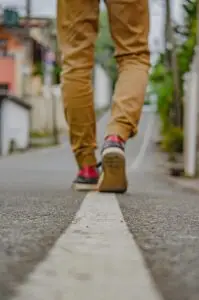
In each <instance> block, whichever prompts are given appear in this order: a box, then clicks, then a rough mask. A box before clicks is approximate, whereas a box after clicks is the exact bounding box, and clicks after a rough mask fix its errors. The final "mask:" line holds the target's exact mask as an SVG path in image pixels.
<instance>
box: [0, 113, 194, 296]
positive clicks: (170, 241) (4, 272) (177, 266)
mask: <svg viewBox="0 0 199 300" xmlns="http://www.w3.org/2000/svg"><path fill="white" fill-rule="evenodd" d="M150 118H151V113H150V112H148V113H145V114H144V115H143V119H142V121H141V124H140V133H139V135H138V136H137V137H136V138H135V139H134V140H132V141H131V142H129V143H128V145H127V149H126V155H127V165H128V166H132V165H133V162H134V161H135V160H136V159H137V157H138V156H139V153H140V149H141V147H142V145H143V140H145V139H146V132H149V133H150V131H147V128H148V124H149V120H150ZM106 121H107V116H106V117H105V118H103V119H101V121H100V123H99V126H98V134H99V140H100V141H101V140H102V137H103V133H104V129H105V124H106ZM147 146H148V147H143V148H142V149H144V151H143V152H144V156H143V159H142V160H141V162H139V164H138V165H137V167H136V168H134V169H133V168H130V170H129V172H130V173H129V183H130V187H129V191H128V193H127V194H126V195H125V196H119V197H118V201H119V204H120V208H121V211H122V213H123V216H124V220H125V221H126V223H127V225H128V228H129V230H130V232H131V233H132V234H133V236H134V237H135V240H136V242H137V244H138V246H139V247H140V249H141V251H142V254H143V255H144V258H145V260H146V262H147V265H148V267H149V269H150V271H151V274H152V276H153V278H154V279H155V282H156V284H157V286H158V287H159V289H160V291H161V292H162V295H163V296H164V299H166V300H178V299H179V300H196V299H197V300H198V299H199V285H198V282H199V255H198V251H199V217H198V216H199V197H198V194H195V193H191V192H186V191H184V190H182V189H181V188H180V187H179V186H176V185H175V184H172V183H171V182H170V181H168V179H167V177H166V176H165V175H164V174H163V172H162V170H161V168H160V167H158V166H157V165H156V152H155V149H154V148H153V146H152V144H151V143H149V145H147ZM98 154H99V152H98ZM138 161H139V160H138ZM75 173H76V168H75V164H74V159H73V156H72V154H71V151H70V146H69V145H68V144H67V143H66V144H64V145H63V147H61V148H57V149H52V150H49V149H47V150H42V151H41V152H40V151H39V152H32V153H27V154H23V155H17V156H13V157H9V158H3V159H0V299H1V300H8V299H11V298H10V297H11V295H12V293H13V291H15V288H16V286H19V284H20V283H22V282H23V281H24V280H26V279H27V276H28V274H30V273H31V271H33V270H34V269H35V268H36V266H37V265H38V263H39V262H41V261H43V260H44V259H45V258H46V256H47V254H48V252H49V250H50V249H52V247H53V246H54V245H55V243H56V241H57V240H58V238H59V237H60V235H61V234H62V233H63V232H64V231H65V229H66V228H67V227H68V226H69V224H71V221H72V220H73V218H74V216H75V214H76V212H77V211H78V209H79V207H80V205H81V203H82V201H83V199H84V197H85V194H82V193H75V192H73V191H72V190H71V189H70V185H71V181H72V180H73V177H74V176H75ZM135 272H136V270H135ZM105 300H106V299H105Z"/></svg>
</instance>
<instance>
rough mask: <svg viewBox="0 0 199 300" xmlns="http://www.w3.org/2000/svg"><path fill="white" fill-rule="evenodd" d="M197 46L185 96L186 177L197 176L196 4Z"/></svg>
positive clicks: (198, 87) (198, 68) (198, 71)
mask: <svg viewBox="0 0 199 300" xmlns="http://www.w3.org/2000/svg"><path fill="white" fill-rule="evenodd" d="M196 19H197V45H196V52H195V56H194V60H193V64H192V68H191V71H190V75H189V76H190V78H189V79H188V82H187V83H188V86H187V91H186V94H185V110H184V171H185V175H187V176H188V177H195V176H196V174H197V138H198V113H199V3H198V4H197V15H196Z"/></svg>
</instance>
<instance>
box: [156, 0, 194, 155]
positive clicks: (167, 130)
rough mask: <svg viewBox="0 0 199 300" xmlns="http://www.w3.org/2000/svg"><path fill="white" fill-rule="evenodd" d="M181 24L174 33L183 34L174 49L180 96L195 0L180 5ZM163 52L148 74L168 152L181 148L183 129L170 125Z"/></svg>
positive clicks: (171, 85)
mask: <svg viewBox="0 0 199 300" xmlns="http://www.w3.org/2000/svg"><path fill="white" fill-rule="evenodd" d="M183 8H184V12H185V23H184V26H182V28H181V30H179V28H178V34H179V31H180V34H181V35H182V36H183V42H182V43H181V44H180V45H178V48H177V63H178V69H179V75H180V89H181V95H182V97H183V96H184V94H183V93H184V89H183V84H184V75H185V74H186V73H187V72H188V71H189V69H190V63H191V61H192V58H193V54H194V49H195V45H196V27H197V26H196V23H197V21H196V0H185V2H184V5H183ZM164 59H165V53H164V54H161V55H160V58H159V60H158V61H157V63H156V65H155V66H154V68H153V71H152V73H151V75H150V84H151V86H152V90H153V93H155V94H156V95H157V98H158V113H159V115H160V119H161V123H162V135H163V145H162V146H163V148H164V150H167V151H168V152H171V151H176V152H178V151H179V152H180V151H182V145H183V131H182V129H180V128H175V127H173V126H172V125H171V121H170V120H171V116H170V111H171V107H172V105H173V91H174V83H173V80H172V74H171V72H170V70H168V69H167V68H166V66H165V64H164Z"/></svg>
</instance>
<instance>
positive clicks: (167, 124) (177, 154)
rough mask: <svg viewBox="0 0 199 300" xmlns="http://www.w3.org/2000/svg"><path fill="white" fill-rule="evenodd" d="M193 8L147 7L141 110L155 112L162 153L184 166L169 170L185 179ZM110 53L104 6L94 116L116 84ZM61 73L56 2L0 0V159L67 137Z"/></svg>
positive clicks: (193, 99) (191, 151) (194, 104)
mask: <svg viewBox="0 0 199 300" xmlns="http://www.w3.org/2000/svg"><path fill="white" fill-rule="evenodd" d="M196 2H197V1H196V0H184V1H180V0H176V1H169V0H151V1H150V2H149V6H150V20H151V30H150V36H149V46H150V50H151V70H150V78H149V84H148V89H147V93H146V99H145V108H146V109H147V107H148V108H149V109H155V110H156V112H157V116H158V118H159V125H160V130H159V136H160V138H159V141H158V143H159V145H160V147H161V149H162V150H164V151H165V152H166V153H168V154H169V159H170V160H173V161H175V162H176V161H178V158H179V160H180V161H182V160H183V166H182V163H181V165H180V168H177V167H175V168H174V169H175V170H173V172H174V173H176V174H179V173H181V171H182V169H183V172H184V171H185V172H184V173H186V174H187V175H188V176H195V175H196V173H197V149H198V148H197V145H198V127H199V122H198V107H199V105H198V99H199V96H198V89H197V86H198V81H199V79H198V70H199V68H198V67H197V65H198V50H197V49H198V48H197V45H198V40H199V38H198V35H199V34H198V32H199V30H198V26H199V25H198V17H197V3H196ZM16 3H17V4H16ZM113 53H114V44H113V42H112V39H111V36H110V32H109V26H108V19H107V12H106V7H105V5H104V3H103V2H102V3H101V13H100V32H99V35H98V39H97V43H96V51H95V58H96V59H95V68H94V72H93V85H94V101H95V107H96V113H97V115H100V114H101V113H102V112H103V111H105V110H106V109H107V108H108V107H109V106H110V103H111V95H112V92H113V89H114V85H115V81H116V79H117V67H116V64H115V60H114V58H113ZM60 71H61V68H60V53H59V50H58V47H57V41H56V1H55V0H43V1H39V0H27V1H25V0H18V1H17V2H16V1H13V0H0V98H1V99H3V100H4V101H2V100H1V101H0V103H1V114H0V115H1V126H0V128H1V129H0V130H1V131H2V132H1V134H0V137H1V139H0V140H1V142H0V153H1V155H7V154H8V153H10V152H12V151H14V149H15V150H17V149H21V150H23V149H26V148H30V147H40V146H46V145H48V146H49V145H52V144H54V143H59V142H60V140H62V139H64V136H65V133H66V132H67V125H66V123H65V120H64V115H63V107H62V101H61V95H60V89H59V83H60ZM102 87H103V88H102ZM5 99H6V101H5ZM3 124H4V126H3ZM5 124H6V125H5ZM14 124H18V125H17V127H16V126H15V125H14ZM185 133H186V134H185ZM176 169H179V170H176Z"/></svg>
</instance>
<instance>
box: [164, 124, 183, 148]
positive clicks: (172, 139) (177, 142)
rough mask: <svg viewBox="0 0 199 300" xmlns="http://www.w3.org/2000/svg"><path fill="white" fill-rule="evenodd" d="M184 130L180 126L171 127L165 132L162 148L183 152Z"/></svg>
mask: <svg viewBox="0 0 199 300" xmlns="http://www.w3.org/2000/svg"><path fill="white" fill-rule="evenodd" d="M183 140H184V134H183V130H182V129H181V128H179V127H170V128H169V130H167V132H166V133H165V136H164V140H163V141H162V144H161V148H162V150H163V151H166V152H168V153H171V154H172V153H182V152H183Z"/></svg>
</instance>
